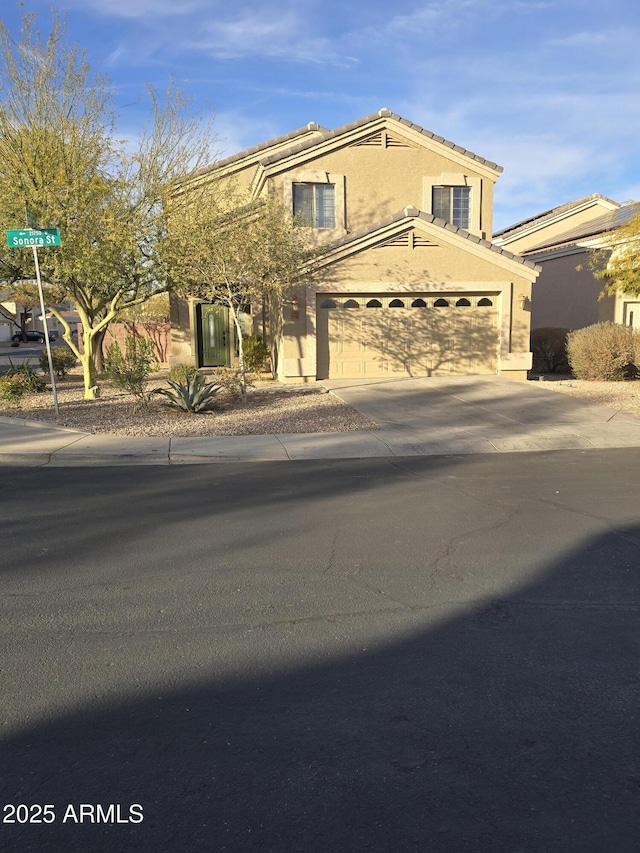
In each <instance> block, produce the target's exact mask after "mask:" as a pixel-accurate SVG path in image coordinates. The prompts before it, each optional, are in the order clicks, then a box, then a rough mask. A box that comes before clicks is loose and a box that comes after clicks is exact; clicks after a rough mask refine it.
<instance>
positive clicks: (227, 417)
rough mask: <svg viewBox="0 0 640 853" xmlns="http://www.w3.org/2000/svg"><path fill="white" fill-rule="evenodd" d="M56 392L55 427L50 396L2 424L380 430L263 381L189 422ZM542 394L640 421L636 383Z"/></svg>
mask: <svg viewBox="0 0 640 853" xmlns="http://www.w3.org/2000/svg"><path fill="white" fill-rule="evenodd" d="M165 379H166V374H162V373H160V374H157V375H156V376H154V377H152V378H151V380H150V382H149V387H150V388H154V387H167V386H166V383H165ZM56 384H57V390H58V403H59V408H60V418H59V420H57V421H56V418H55V415H54V411H53V402H52V396H51V391H50V390H47V392H46V393H44V394H30V395H28V396H26V397H24V398H23V400H22V403H21V405H20V407H15V406H9V405H7V404H6V403H3V402H0V416H5V417H11V418H27V419H30V420H37V421H46V422H51V423H56V424H57V425H59V426H66V427H72V428H73V429H78V430H82V431H83V432H91V433H110V434H112V435H131V436H135V435H138V436H166V437H175V438H178V437H187V436H207V435H265V434H270V433H281V434H287V433H314V432H351V431H355V430H375V429H378V426H377V425H376V424H375V423H374V422H373V421H370V420H369V419H368V418H366V417H364V415H361V414H360V413H359V412H357V411H356V410H355V409H352V408H351V406H348V405H346V403H343V402H342V401H341V400H339V399H338V398H337V397H335V396H334V395H333V394H331V393H327V392H326V391H325V390H324V389H323V388H320V387H318V386H282V385H280V384H279V383H277V382H270V381H263V382H260V383H258V384H257V386H256V387H254V388H251V389H250V391H249V399H248V402H247V404H246V406H242V405H241V404H240V403H239V402H237V401H236V400H233V399H232V398H230V397H229V396H225V395H223V394H221V395H220V397H219V402H218V404H217V408H216V410H215V411H212V412H207V413H203V414H198V415H192V414H188V413H183V412H176V411H174V410H172V409H169V408H168V407H167V406H166V405H164V404H163V403H162V399H161V398H160V397H153V398H152V399H151V401H150V403H149V405H148V406H146V407H145V408H143V409H142V410H141V411H139V412H137V413H135V414H134V413H132V407H133V405H134V402H135V401H134V399H133V397H131V396H129V395H128V394H125V393H122V392H121V391H118V390H116V389H114V388H112V387H111V386H110V385H109V383H108V382H103V383H101V396H100V398H99V399H97V400H84V398H83V384H82V376H81V374H80V372H79V370H78V368H75V369H74V371H72V373H71V374H70V375H69V376H67V377H65V378H64V379H60V380H58V382H57V383H56ZM544 388H545V390H547V389H548V390H553V391H557V392H559V393H562V394H570V395H571V396H574V397H579V398H580V399H583V400H588V401H590V402H594V403H599V404H601V405H604V406H610V407H611V408H613V409H617V410H618V411H621V412H628V413H630V414H636V415H640V381H629V382H590V381H589V382H588V381H585V380H579V379H571V378H562V379H559V378H557V376H548V377H546V381H545V382H544Z"/></svg>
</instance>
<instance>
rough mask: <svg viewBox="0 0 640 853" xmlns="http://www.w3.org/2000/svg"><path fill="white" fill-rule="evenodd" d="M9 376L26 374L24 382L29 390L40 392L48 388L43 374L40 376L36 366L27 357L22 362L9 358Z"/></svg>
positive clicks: (7, 371)
mask: <svg viewBox="0 0 640 853" xmlns="http://www.w3.org/2000/svg"><path fill="white" fill-rule="evenodd" d="M5 373H6V375H7V376H24V384H25V388H26V390H27V391H31V392H33V393H34V394H39V393H40V392H41V391H44V390H45V389H46V387H47V386H46V384H45V381H44V379H43V378H42V377H41V376H38V374H37V373H36V370H35V368H34V367H33V366H32V365H31V364H30V363H29V362H28V361H27V360H26V359H25V360H24V361H21V362H20V364H14V363H13V361H12V360H11V359H9V368H8V370H6V371H5Z"/></svg>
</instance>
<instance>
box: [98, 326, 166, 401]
mask: <svg viewBox="0 0 640 853" xmlns="http://www.w3.org/2000/svg"><path fill="white" fill-rule="evenodd" d="M124 346H125V351H124V352H122V350H121V349H120V347H119V346H118V344H117V342H116V341H114V342H113V343H112V344H111V345H110V346H109V349H108V350H107V355H106V357H105V362H104V372H105V374H106V375H107V378H108V379H109V380H110V381H111V382H112V383H113V385H114V386H115V387H116V388H118V390H120V391H128V392H129V394H132V395H133V396H134V397H135V398H136V403H135V405H134V407H133V411H134V412H137V411H139V410H140V409H141V408H142V407H143V406H146V405H147V403H148V402H149V397H150V392H149V390H148V388H147V380H148V379H149V375H150V373H151V372H152V371H153V370H154V369H155V367H156V362H155V357H154V347H153V343H152V341H150V340H148V339H147V338H139V337H133V335H129V336H127V338H126V339H125V342H124Z"/></svg>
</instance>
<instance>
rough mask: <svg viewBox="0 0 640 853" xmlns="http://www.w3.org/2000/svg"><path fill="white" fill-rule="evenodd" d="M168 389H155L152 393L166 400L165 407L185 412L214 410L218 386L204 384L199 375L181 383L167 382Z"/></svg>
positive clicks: (213, 383) (211, 383)
mask: <svg viewBox="0 0 640 853" xmlns="http://www.w3.org/2000/svg"><path fill="white" fill-rule="evenodd" d="M169 385H170V386H171V388H170V389H168V388H156V389H155V390H154V391H153V393H154V394H160V395H161V396H162V397H165V398H166V399H167V401H168V402H167V403H166V404H165V405H167V406H169V407H170V408H172V409H182V410H183V411H185V412H193V413H196V414H197V413H199V412H206V411H209V410H211V409H213V408H214V406H215V402H216V401H215V397H216V395H217V394H218V392H219V391H220V386H219V385H216V384H215V382H205V381H204V379H203V378H202V376H201V375H200V374H199V373H196V375H195V376H190V377H188V378H187V379H184V380H181V381H174V380H171V379H170V380H169Z"/></svg>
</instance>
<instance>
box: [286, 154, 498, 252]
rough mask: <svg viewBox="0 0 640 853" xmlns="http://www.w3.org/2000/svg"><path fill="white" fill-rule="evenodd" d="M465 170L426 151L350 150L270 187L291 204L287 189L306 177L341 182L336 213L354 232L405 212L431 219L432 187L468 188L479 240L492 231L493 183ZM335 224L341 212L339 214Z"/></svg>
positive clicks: (294, 171) (303, 166)
mask: <svg viewBox="0 0 640 853" xmlns="http://www.w3.org/2000/svg"><path fill="white" fill-rule="evenodd" d="M472 165H473V161H469V166H468V167H467V166H465V167H464V168H462V167H461V166H460V165H459V164H458V163H457V162H455V161H453V160H449V159H448V158H446V157H444V156H441V155H439V154H436V153H435V152H433V151H429V150H426V149H424V148H415V147H407V148H404V147H390V148H383V147H381V146H367V145H351V146H346V147H344V148H341V149H339V150H337V151H332V152H330V153H328V154H325V155H323V156H319V157H316V158H313V159H312V160H308V161H305V162H304V164H301V165H300V167H299V168H296V167H295V166H292V167H291V169H290V170H289V171H287V172H286V174H281V175H276V176H274V177H273V178H272V179H271V181H272V183H273V186H274V187H275V188H276V189H277V191H278V192H279V193H281V195H282V197H283V198H284V199H287V200H288V199H290V198H291V184H292V183H293V182H295V181H297V180H308V178H307V177H306V175H305V174H304V173H305V172H310V171H314V170H315V171H321V172H324V173H328V175H332V176H342V177H343V183H342V186H343V187H344V190H343V194H342V195H340V193H339V191H338V189H339V188H338V181H336V184H337V186H336V207H337V208H339V206H340V205H342V206H343V207H344V223H345V224H344V228H345V229H346V232H356V231H360V230H361V229H363V228H366V227H368V226H371V225H374V224H375V223H377V222H380V221H381V220H383V219H385V218H386V217H388V216H392V215H393V214H396V213H397V212H398V211H399V210H402V209H403V208H405V207H407V206H413V207H416V208H417V209H418V210H422V211H424V212H425V213H431V190H430V184H429V183H428V182H427V184H426V186H425V179H432V183H433V184H435V185H438V184H445V185H450V184H452V183H453V184H454V185H458V184H460V185H464V184H465V182H468V183H470V184H472V207H473V206H476V207H477V208H478V215H477V217H476V220H477V222H478V224H479V228H476V229H471V230H475V231H476V233H478V236H482V234H483V233H486V234H490V233H491V228H492V208H493V182H492V181H491V180H490V179H489V178H487V177H486V176H482V175H481V173H480V172H479V171H476V170H474V169H473V168H472ZM337 212H338V219H340V211H339V210H338V211H337ZM344 234H345V230H342V233H338V234H336V233H334V232H326V238H327V239H328V240H329V239H335V238H336V237H340V236H344Z"/></svg>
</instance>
